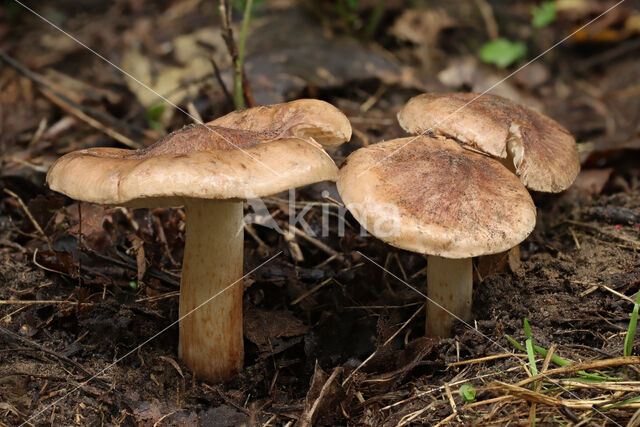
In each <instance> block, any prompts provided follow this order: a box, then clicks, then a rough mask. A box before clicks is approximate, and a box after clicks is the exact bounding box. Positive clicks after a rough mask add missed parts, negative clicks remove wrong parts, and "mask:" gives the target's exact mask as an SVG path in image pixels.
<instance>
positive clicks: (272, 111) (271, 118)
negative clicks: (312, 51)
mask: <svg viewBox="0 0 640 427" xmlns="http://www.w3.org/2000/svg"><path fill="white" fill-rule="evenodd" d="M207 124H208V125H212V126H221V127H225V128H231V129H242V130H246V131H249V132H259V133H261V134H263V135H265V134H268V135H269V136H270V137H271V138H274V139H275V138H282V137H284V136H298V137H300V138H313V139H314V140H315V141H317V142H319V143H320V144H322V145H323V146H324V147H335V146H338V145H340V144H342V143H343V142H344V141H348V140H349V139H350V138H351V124H350V123H349V121H348V120H346V118H345V116H344V115H343V114H342V113H341V112H340V111H339V110H337V109H336V107H334V106H333V105H331V104H329V103H327V102H324V101H319V100H317V99H298V100H295V101H291V102H287V103H284V104H275V105H264V106H261V107H254V108H249V109H246V110H237V111H233V112H231V113H229V114H227V115H225V116H222V117H220V118H218V119H216V120H214V121H212V122H209V123H207Z"/></svg>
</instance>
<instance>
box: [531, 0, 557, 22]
mask: <svg viewBox="0 0 640 427" xmlns="http://www.w3.org/2000/svg"><path fill="white" fill-rule="evenodd" d="M531 16H532V18H531V26H532V27H533V28H542V27H546V26H547V25H549V24H551V23H552V22H554V21H555V20H556V4H555V2H552V1H545V2H542V4H541V5H540V6H534V7H533V8H532V9H531Z"/></svg>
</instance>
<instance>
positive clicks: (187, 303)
mask: <svg viewBox="0 0 640 427" xmlns="http://www.w3.org/2000/svg"><path fill="white" fill-rule="evenodd" d="M185 208H186V216H187V220H186V221H187V224H186V225H187V231H186V241H185V248H184V261H183V267H182V280H181V283H180V319H181V320H180V344H179V346H178V355H179V357H180V358H181V359H182V360H183V361H184V363H185V365H186V366H187V367H189V369H191V370H192V371H193V372H194V373H195V375H196V376H197V377H199V378H202V379H206V380H209V381H224V380H227V379H229V378H231V377H232V376H233V375H235V374H236V373H238V372H239V371H240V370H241V369H242V364H243V361H244V348H243V335H242V290H243V289H242V281H241V280H240V279H241V278H242V258H243V241H244V233H243V228H242V218H243V217H242V214H243V211H242V202H241V201H235V200H232V201H214V200H203V199H188V200H187V201H186V203H185ZM211 298H212V299H211ZM209 299H211V300H210V301H209ZM205 302H206V303H205ZM203 303H204V304H203Z"/></svg>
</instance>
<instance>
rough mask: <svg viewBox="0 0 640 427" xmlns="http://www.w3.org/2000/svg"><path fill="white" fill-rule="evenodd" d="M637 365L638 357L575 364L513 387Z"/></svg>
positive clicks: (528, 379) (639, 357) (537, 376)
mask: <svg viewBox="0 0 640 427" xmlns="http://www.w3.org/2000/svg"><path fill="white" fill-rule="evenodd" d="M638 364H640V356H626V357H615V358H613V359H606V360H596V361H594V362H586V363H577V364H575V365H571V366H564V367H562V368H556V369H551V370H549V371H547V372H545V373H544V374H538V375H536V376H532V377H529V378H527V379H524V380H522V381H520V382H519V383H517V384H515V385H516V386H517V387H522V386H525V385H527V384H529V383H532V382H534V381H538V380H548V379H549V377H551V376H553V375H562V374H568V373H571V372H576V371H587V370H589V369H602V368H612V367H614V366H623V365H638Z"/></svg>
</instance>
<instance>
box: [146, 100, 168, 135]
mask: <svg viewBox="0 0 640 427" xmlns="http://www.w3.org/2000/svg"><path fill="white" fill-rule="evenodd" d="M164 106H165V104H164V103H162V104H156V105H154V106H152V107H149V108H148V109H147V111H146V113H145V117H146V119H147V124H148V125H149V127H150V128H151V129H153V130H157V131H160V132H163V131H164V127H163V126H162V122H161V118H162V113H164Z"/></svg>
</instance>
